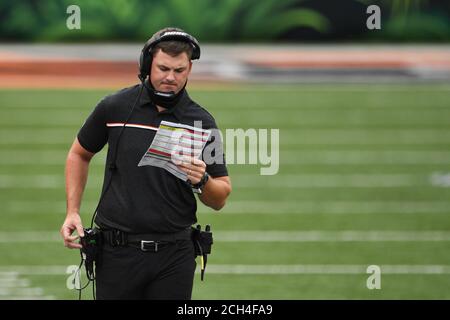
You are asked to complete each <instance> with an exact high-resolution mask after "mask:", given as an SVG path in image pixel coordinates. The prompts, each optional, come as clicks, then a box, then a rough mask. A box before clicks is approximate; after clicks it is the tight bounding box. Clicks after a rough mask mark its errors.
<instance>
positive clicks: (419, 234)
mask: <svg viewBox="0 0 450 320" xmlns="http://www.w3.org/2000/svg"><path fill="white" fill-rule="evenodd" d="M214 241H216V242H442V241H450V231H417V230H411V231H395V230H394V231H374V230H368V231H360V230H345V231H320V230H311V231H278V230H266V231H255V230H239V231H215V232H214ZM42 242H50V243H51V242H55V243H56V242H60V243H61V245H62V239H61V236H60V235H59V232H58V231H17V232H12V231H11V232H8V231H3V232H0V243H42Z"/></svg>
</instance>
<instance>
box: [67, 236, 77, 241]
mask: <svg viewBox="0 0 450 320" xmlns="http://www.w3.org/2000/svg"><path fill="white" fill-rule="evenodd" d="M79 238H80V237H79V236H68V237H66V238H64V241H67V242H73V241H76V240H78V239H79Z"/></svg>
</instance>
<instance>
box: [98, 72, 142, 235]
mask: <svg viewBox="0 0 450 320" xmlns="http://www.w3.org/2000/svg"><path fill="white" fill-rule="evenodd" d="M143 89H144V81H143V80H142V79H141V88H140V89H139V94H138V95H137V97H136V100H135V101H134V103H133V106H132V107H131V110H130V113H129V114H128V116H127V119H126V120H125V123H124V124H123V127H122V129H120V132H119V136H118V137H117V141H116V146H115V149H114V153H113V157H112V162H111V163H110V164H109V169H110V170H111V171H113V170H116V169H117V168H116V159H117V150H118V148H119V142H120V138H121V137H122V134H123V132H124V131H125V128H126V125H127V123H128V121H130V118H131V115H132V114H133V110H134V108H135V107H136V104H137V102H138V101H139V99H140V98H141V95H142V90H143ZM113 175H114V172H111V174H110V177H109V179H108V183H107V184H106V187H105V189H104V191H103V192H102V195H101V196H100V199H99V200H98V204H97V207H96V208H95V211H94V214H93V215H92V219H91V228H92V227H93V226H94V220H95V217H96V216H97V210H98V208H99V207H100V204H101V203H102V200H103V198H104V196H105V194H106V192H107V191H108V189H109V186H110V185H111V181H112V177H113Z"/></svg>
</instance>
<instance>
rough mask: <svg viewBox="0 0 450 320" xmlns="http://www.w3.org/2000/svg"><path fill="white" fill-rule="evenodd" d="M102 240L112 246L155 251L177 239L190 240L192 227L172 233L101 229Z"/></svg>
mask: <svg viewBox="0 0 450 320" xmlns="http://www.w3.org/2000/svg"><path fill="white" fill-rule="evenodd" d="M101 234H102V238H103V242H104V243H107V244H109V245H111V246H113V247H116V246H127V245H129V246H132V247H138V248H140V249H141V250H142V251H153V252H157V251H158V250H159V249H161V248H162V247H164V246H167V245H168V244H170V243H175V242H176V241H177V240H191V234H192V228H191V227H189V228H186V229H184V230H181V231H178V232H174V233H126V232H123V231H121V230H117V229H101Z"/></svg>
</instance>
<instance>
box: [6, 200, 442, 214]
mask: <svg viewBox="0 0 450 320" xmlns="http://www.w3.org/2000/svg"><path fill="white" fill-rule="evenodd" d="M96 205H97V201H95V200H94V201H83V203H82V208H92V210H93V209H94V208H95V206H96ZM2 206H3V213H4V214H6V213H8V214H35V213H46V214H58V215H59V214H61V213H63V212H65V210H66V202H65V201H50V200H36V201H18V200H4V201H3V203H2ZM211 212H214V211H213V209H210V208H208V207H206V206H204V205H199V206H198V213H211ZM221 212H222V213H226V214H274V215H277V214H383V213H387V214H431V213H448V214H450V201H392V200H391V201H310V200H301V199H299V200H297V201H256V200H249V201H243V200H230V201H229V202H228V203H227V204H226V206H225V207H224V208H223V209H222V210H221Z"/></svg>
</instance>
